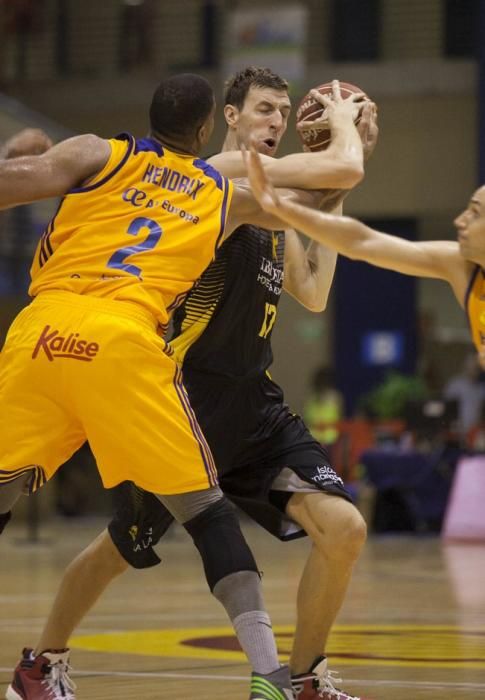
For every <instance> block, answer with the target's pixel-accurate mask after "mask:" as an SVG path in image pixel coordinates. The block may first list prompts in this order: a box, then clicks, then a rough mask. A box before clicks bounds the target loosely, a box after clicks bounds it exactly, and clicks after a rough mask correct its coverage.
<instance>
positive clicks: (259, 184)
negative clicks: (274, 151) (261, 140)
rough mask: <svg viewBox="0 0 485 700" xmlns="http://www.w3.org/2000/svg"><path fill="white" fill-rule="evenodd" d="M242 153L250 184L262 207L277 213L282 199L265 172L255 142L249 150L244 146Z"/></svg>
mask: <svg viewBox="0 0 485 700" xmlns="http://www.w3.org/2000/svg"><path fill="white" fill-rule="evenodd" d="M242 154H243V159H244V163H245V164H246V168H247V171H248V180H249V184H250V185H251V189H252V191H253V194H254V196H255V198H256V200H257V201H258V203H259V204H260V206H261V208H262V209H264V210H265V211H268V212H269V213H270V214H277V213H278V208H279V207H280V199H279V197H278V195H277V193H276V190H275V188H274V187H273V185H272V184H271V183H270V181H269V180H268V177H267V175H266V173H265V172H264V168H263V165H262V163H261V158H260V156H259V153H258V151H257V150H256V148H255V146H254V144H251V148H250V149H249V151H247V150H246V148H244V147H243V148H242Z"/></svg>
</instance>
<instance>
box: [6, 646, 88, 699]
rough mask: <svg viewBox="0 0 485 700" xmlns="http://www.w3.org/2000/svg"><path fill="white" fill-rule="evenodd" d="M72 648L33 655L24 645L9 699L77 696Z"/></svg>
mask: <svg viewBox="0 0 485 700" xmlns="http://www.w3.org/2000/svg"><path fill="white" fill-rule="evenodd" d="M70 670H71V669H70V667H69V649H62V650H61V651H49V650H46V651H44V652H42V654H40V655H39V656H34V652H33V651H32V649H24V650H23V652H22V659H21V660H20V661H19V663H18V664H17V667H16V668H15V671H14V677H13V681H12V682H11V684H10V685H9V686H8V688H7V692H6V694H5V697H6V699H7V700H75V695H74V691H75V689H76V686H75V684H74V682H73V681H72V680H71V678H70V677H69V671H70Z"/></svg>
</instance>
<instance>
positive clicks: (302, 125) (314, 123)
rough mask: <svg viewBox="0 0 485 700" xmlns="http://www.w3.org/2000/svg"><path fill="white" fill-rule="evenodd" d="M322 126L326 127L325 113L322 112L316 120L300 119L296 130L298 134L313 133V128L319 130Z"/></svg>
mask: <svg viewBox="0 0 485 700" xmlns="http://www.w3.org/2000/svg"><path fill="white" fill-rule="evenodd" d="M322 126H328V119H327V114H326V112H324V113H323V114H322V116H321V117H318V119H312V120H311V121H310V120H309V119H307V120H305V119H302V120H301V122H298V123H297V125H296V129H297V131H299V132H305V131H313V130H314V129H315V128H317V127H318V128H321V127H322Z"/></svg>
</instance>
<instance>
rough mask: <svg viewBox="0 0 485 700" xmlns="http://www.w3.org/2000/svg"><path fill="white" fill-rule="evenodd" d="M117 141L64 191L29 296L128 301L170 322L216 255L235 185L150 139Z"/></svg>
mask: <svg viewBox="0 0 485 700" xmlns="http://www.w3.org/2000/svg"><path fill="white" fill-rule="evenodd" d="M110 145H111V155H110V158H109V160H108V162H107V164H106V166H105V167H104V168H103V170H102V171H101V172H100V173H99V174H98V175H97V176H96V178H95V179H93V180H91V181H89V183H88V184H87V185H86V186H84V187H80V188H77V189H73V190H71V191H70V192H68V193H67V194H66V195H65V197H64V198H63V199H62V201H61V203H60V206H59V209H58V210H57V213H56V214H55V216H54V217H53V219H52V220H51V222H50V223H49V225H48V227H47V229H46V230H45V232H44V234H43V235H42V238H41V240H40V241H39V244H38V246H37V250H36V253H35V257H34V262H33V264H32V268H31V276H32V283H31V285H30V289H29V293H30V294H31V295H32V296H36V295H37V294H39V293H41V292H43V291H46V290H53V289H56V290H66V291H69V292H74V293H77V294H88V295H92V296H97V297H107V298H111V299H118V300H120V301H131V302H135V303H137V304H141V305H143V306H144V307H146V308H147V309H148V310H149V311H150V312H151V313H152V314H153V315H154V316H155V317H156V318H157V319H158V320H159V322H160V323H161V324H162V325H164V324H165V323H166V322H167V318H168V313H169V312H170V310H171V309H173V308H175V307H176V306H177V305H178V303H179V302H180V301H181V300H182V299H183V297H184V295H185V294H186V292H187V291H188V290H189V289H190V287H191V286H192V285H193V284H194V282H195V280H197V279H198V277H199V276H200V275H201V273H202V271H203V270H204V269H205V268H206V267H207V265H208V264H209V263H210V261H211V260H212V258H213V257H214V253H215V249H216V247H217V245H218V244H219V242H220V240H221V238H222V234H223V231H224V226H225V223H226V216H227V211H228V208H229V205H230V200H231V195H232V183H231V182H230V181H229V180H227V178H225V177H223V176H222V175H221V174H220V173H219V172H218V171H217V170H215V169H214V168H212V167H211V166H210V165H208V164H207V163H206V162H205V161H203V160H201V159H198V158H194V157H193V156H189V155H180V154H178V153H174V152H172V151H170V150H168V149H166V148H165V147H163V146H161V145H160V144H159V143H158V142H157V141H155V140H153V139H150V138H145V139H139V140H135V139H134V138H133V136H131V135H129V134H121V135H120V136H118V137H116V138H115V139H111V140H110Z"/></svg>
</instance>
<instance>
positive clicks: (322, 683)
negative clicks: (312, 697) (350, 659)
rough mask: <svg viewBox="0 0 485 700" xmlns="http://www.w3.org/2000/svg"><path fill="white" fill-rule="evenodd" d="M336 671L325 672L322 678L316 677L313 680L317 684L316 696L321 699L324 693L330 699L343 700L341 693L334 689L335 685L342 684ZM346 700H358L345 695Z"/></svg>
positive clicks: (355, 697) (358, 699)
mask: <svg viewBox="0 0 485 700" xmlns="http://www.w3.org/2000/svg"><path fill="white" fill-rule="evenodd" d="M336 674H338V671H325V673H324V674H323V675H322V676H316V678H315V680H316V681H317V683H318V694H319V695H320V696H321V697H322V698H323V694H324V693H326V694H327V695H329V696H330V697H331V698H335V699H336V700H343V695H344V694H343V692H342V691H341V690H339V689H338V688H336V687H335V683H342V679H341V678H338V677H337V675H336ZM347 698H348V700H360V698H358V697H357V696H354V695H347Z"/></svg>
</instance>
